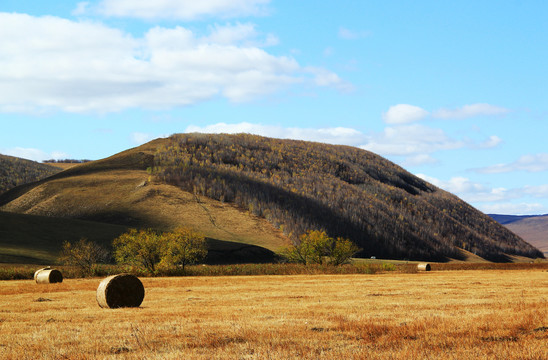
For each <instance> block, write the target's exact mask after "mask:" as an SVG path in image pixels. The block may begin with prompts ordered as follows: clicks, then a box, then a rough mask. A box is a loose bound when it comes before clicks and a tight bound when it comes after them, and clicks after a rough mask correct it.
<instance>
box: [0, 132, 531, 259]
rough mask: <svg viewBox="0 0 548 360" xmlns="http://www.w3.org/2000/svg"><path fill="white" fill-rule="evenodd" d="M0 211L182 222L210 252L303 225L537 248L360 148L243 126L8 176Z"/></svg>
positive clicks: (448, 249) (514, 251)
mask: <svg viewBox="0 0 548 360" xmlns="http://www.w3.org/2000/svg"><path fill="white" fill-rule="evenodd" d="M0 211H4V212H9V213H16V214H27V215H38V216H46V217H53V218H57V219H69V220H83V221H88V222H94V223H101V224H111V225H119V226H125V227H128V226H132V227H154V228H158V229H165V230H169V229H172V228H174V227H176V226H179V225H189V226H192V227H194V228H196V229H198V230H201V231H202V232H204V233H205V235H206V236H207V237H208V238H209V239H210V242H211V244H212V249H213V250H214V251H213V252H215V251H217V254H218V256H217V259H218V260H219V261H223V259H228V258H227V257H226V256H228V255H227V254H228V253H230V252H241V255H242V256H240V258H242V259H243V258H244V257H245V256H248V255H249V256H250V257H251V258H253V257H255V256H263V255H264V256H265V257H264V258H265V259H266V257H268V254H271V253H269V252H268V251H269V250H271V251H277V250H279V249H280V248H281V247H283V246H286V245H288V244H290V242H291V240H292V239H293V240H294V239H296V238H298V236H299V235H300V234H302V233H304V232H305V231H307V230H309V229H321V230H325V231H327V232H328V233H329V234H330V235H331V236H342V237H346V238H349V239H351V240H352V241H354V242H355V243H356V244H358V246H359V247H360V248H361V249H362V251H361V252H360V254H359V255H360V256H363V257H370V256H376V257H379V258H380V257H383V258H396V259H416V260H440V261H444V260H447V259H449V258H456V259H459V258H462V253H463V251H462V250H465V251H469V252H471V253H474V254H475V255H478V256H481V257H483V258H485V259H488V260H491V261H507V260H508V259H509V257H508V256H509V255H519V256H528V257H537V256H542V253H541V252H540V251H539V250H538V249H536V248H534V247H532V246H531V245H529V244H527V243H526V242H524V241H523V240H522V239H521V238H519V237H518V236H516V235H515V234H513V233H512V232H510V231H508V230H507V229H506V228H504V227H503V226H501V225H500V224H498V223H497V222H495V221H494V220H493V219H491V218H490V217H489V216H487V215H484V214H482V213H481V212H479V211H477V210H475V209H474V208H472V207H471V206H470V205H468V204H466V203H465V202H463V201H461V200H460V199H458V198H457V197H455V196H454V195H452V194H449V193H447V192H445V191H443V190H441V189H438V188H436V187H435V186H433V185H431V184H428V183H426V182H424V181H423V180H421V179H419V178H417V177H415V176H413V175H412V174H410V173H408V172H407V171H405V170H404V169H402V168H400V167H398V166H396V165H395V164H393V163H391V162H390V161H388V160H386V159H384V158H382V157H380V156H378V155H375V154H373V153H371V152H368V151H365V150H361V149H357V148H353V147H348V146H334V145H326V144H320V143H312V142H304V141H292V140H279V139H271V138H264V137H259V136H253V135H246V134H240V135H206V134H181V135H173V136H171V137H169V138H166V139H157V140H154V141H152V142H149V143H147V144H145V145H143V146H140V147H137V148H133V149H129V150H127V151H124V152H121V153H119V154H116V155H113V156H111V157H109V158H106V159H102V160H98V161H93V162H89V163H84V164H79V165H76V166H74V167H71V168H69V169H67V170H65V171H62V172H60V173H57V174H55V175H53V176H51V177H49V178H46V179H43V180H40V181H37V182H34V183H30V184H26V185H22V186H19V187H17V188H14V189H12V190H10V191H8V192H6V193H4V194H2V195H0ZM227 244H228V245H227ZM261 251H263V252H261ZM264 251H266V252H264ZM260 254H262V255H260ZM249 259H250V258H249V257H248V260H249Z"/></svg>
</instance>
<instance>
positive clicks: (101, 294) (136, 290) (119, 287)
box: [97, 274, 145, 308]
mask: <svg viewBox="0 0 548 360" xmlns="http://www.w3.org/2000/svg"><path fill="white" fill-rule="evenodd" d="M144 298H145V288H144V286H143V283H142V282H141V280H139V279H138V278H137V277H136V276H134V275H131V274H118V275H112V276H109V277H107V278H105V279H103V281H101V283H100V284H99V287H98V288H97V303H98V304H99V306H100V307H102V308H120V307H139V306H140V305H141V303H142V302H143V299H144Z"/></svg>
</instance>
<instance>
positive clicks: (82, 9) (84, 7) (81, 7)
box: [72, 1, 89, 16]
mask: <svg viewBox="0 0 548 360" xmlns="http://www.w3.org/2000/svg"><path fill="white" fill-rule="evenodd" d="M88 8H89V2H88V1H81V2H79V3H78V4H76V9H74V10H72V15H75V16H79V15H84V14H86V13H87V12H88Z"/></svg>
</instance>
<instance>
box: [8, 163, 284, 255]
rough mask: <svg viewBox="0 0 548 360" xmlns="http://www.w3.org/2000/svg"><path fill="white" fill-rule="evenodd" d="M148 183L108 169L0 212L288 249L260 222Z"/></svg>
mask: <svg viewBox="0 0 548 360" xmlns="http://www.w3.org/2000/svg"><path fill="white" fill-rule="evenodd" d="M84 165H86V164H84ZM150 180H151V179H150V176H149V175H148V174H147V172H146V171H144V170H112V171H103V172H98V173H91V174H84V175H77V176H70V177H65V178H60V179H54V180H51V181H48V182H45V183H43V184H40V185H39V186H36V187H35V188H33V189H32V190H30V191H28V192H26V193H25V194H24V195H22V196H20V197H18V198H17V199H14V200H13V201H11V202H10V203H8V204H6V205H4V206H2V207H0V210H2V211H6V212H14V213H24V214H31V215H44V216H53V217H59V218H80V219H82V218H83V219H91V220H95V221H99V222H109V221H113V219H112V218H109V217H116V219H115V220H116V221H118V222H120V221H122V222H124V221H125V222H127V223H128V224H127V225H131V226H139V227H154V228H158V229H163V230H171V229H173V228H176V227H178V226H181V225H185V226H190V227H193V228H195V229H198V230H200V231H201V232H203V233H204V234H205V235H206V236H207V237H209V238H213V239H218V240H224V241H232V242H239V243H245V244H252V245H258V246H262V247H265V248H267V249H270V250H273V251H276V250H278V249H280V248H281V247H283V246H287V245H289V244H290V242H289V239H288V238H287V237H285V236H284V235H283V234H282V232H281V231H280V230H279V229H276V228H275V227H274V226H273V225H272V224H271V223H269V222H268V221H267V220H265V219H264V218H260V217H258V216H255V215H253V214H250V213H248V212H245V211H242V210H241V209H239V208H237V207H235V206H234V205H232V204H228V203H222V202H220V201H215V200H212V199H209V198H207V197H204V196H195V195H194V194H191V193H189V192H186V191H183V190H181V189H179V188H177V187H175V186H171V185H166V184H163V183H159V182H154V181H152V182H151V181H150ZM114 185H115V186H114Z"/></svg>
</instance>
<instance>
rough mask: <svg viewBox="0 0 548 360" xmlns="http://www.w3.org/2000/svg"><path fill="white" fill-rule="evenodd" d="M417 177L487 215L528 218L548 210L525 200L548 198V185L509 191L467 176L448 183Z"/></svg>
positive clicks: (453, 179)
mask: <svg viewBox="0 0 548 360" xmlns="http://www.w3.org/2000/svg"><path fill="white" fill-rule="evenodd" d="M417 176H418V177H420V178H421V179H423V180H425V181H428V182H429V183H431V184H434V185H436V186H437V187H439V188H442V189H444V190H446V191H448V192H450V193H453V194H455V195H457V196H458V197H460V198H461V199H463V200H464V201H466V202H469V203H474V204H475V206H476V207H477V208H478V209H480V210H481V211H483V212H484V213H488V214H515V215H525V214H539V213H546V212H547V211H548V209H547V208H546V207H545V206H543V205H541V204H538V203H531V202H526V201H524V200H526V198H527V197H535V198H543V199H546V198H548V184H547V185H539V186H524V187H522V188H516V189H506V188H503V187H498V188H492V187H490V186H487V185H485V184H482V183H478V182H474V181H472V180H470V179H468V178H465V177H453V178H451V179H450V180H448V181H443V180H439V179H436V178H434V177H430V176H428V175H424V174H417Z"/></svg>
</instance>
